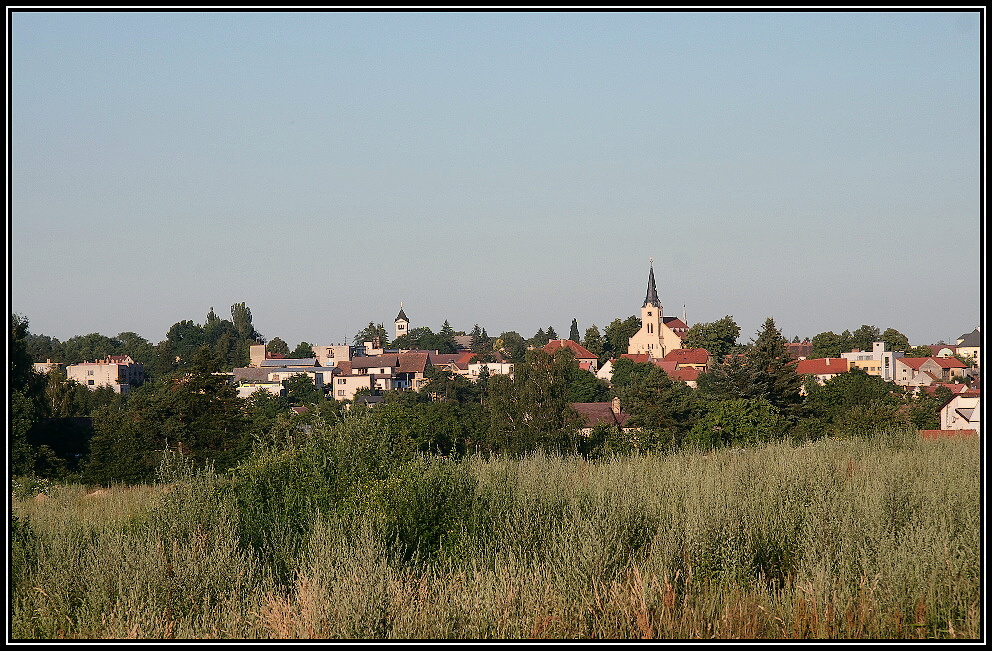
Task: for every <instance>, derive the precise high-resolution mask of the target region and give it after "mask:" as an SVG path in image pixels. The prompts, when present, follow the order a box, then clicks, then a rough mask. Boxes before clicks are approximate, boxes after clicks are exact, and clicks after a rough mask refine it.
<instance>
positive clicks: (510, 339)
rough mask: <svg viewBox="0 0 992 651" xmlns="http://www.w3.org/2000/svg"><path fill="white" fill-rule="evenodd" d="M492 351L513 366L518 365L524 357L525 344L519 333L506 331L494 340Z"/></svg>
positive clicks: (525, 351)
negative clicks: (497, 352) (498, 353)
mask: <svg viewBox="0 0 992 651" xmlns="http://www.w3.org/2000/svg"><path fill="white" fill-rule="evenodd" d="M493 350H496V351H499V352H500V353H502V354H503V356H504V357H506V358H507V359H509V360H510V361H511V362H513V363H514V364H519V363H521V362H523V361H524V359H525V357H526V354H527V342H526V341H525V340H524V338H523V336H522V335H520V333H518V332H515V331H513V330H508V331H507V332H504V333H503V334H501V335H500V336H499V337H497V338H496V341H494V342H493Z"/></svg>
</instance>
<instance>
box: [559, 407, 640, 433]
mask: <svg viewBox="0 0 992 651" xmlns="http://www.w3.org/2000/svg"><path fill="white" fill-rule="evenodd" d="M571 406H572V409H574V410H575V411H577V412H578V413H579V416H581V417H582V427H581V428H580V429H579V433H580V434H582V435H583V436H589V434H590V433H591V432H592V430H593V428H594V427H596V426H598V425H606V426H609V427H616V428H618V429H619V430H620V431H623V432H630V431H632V428H629V427H626V424H627V420H628V419H629V418H630V414H628V413H627V412H625V411H623V409H622V408H621V407H620V398H614V399H613V401H612V402H573V403H571Z"/></svg>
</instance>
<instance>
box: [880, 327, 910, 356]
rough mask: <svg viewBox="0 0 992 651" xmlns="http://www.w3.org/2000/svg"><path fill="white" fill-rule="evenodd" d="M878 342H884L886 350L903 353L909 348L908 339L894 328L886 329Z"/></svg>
mask: <svg viewBox="0 0 992 651" xmlns="http://www.w3.org/2000/svg"><path fill="white" fill-rule="evenodd" d="M879 340H880V341H883V342H885V344H886V346H887V348H888V349H889V350H892V351H899V350H901V351H905V350H907V349H908V348H909V339H908V338H907V337H906V335H904V334H903V333H901V332H899V331H898V330H896V329H895V328H886V329H885V332H883V333H882V334H881V336H880V337H879Z"/></svg>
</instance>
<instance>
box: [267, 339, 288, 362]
mask: <svg viewBox="0 0 992 651" xmlns="http://www.w3.org/2000/svg"><path fill="white" fill-rule="evenodd" d="M265 352H267V353H274V354H277V355H284V356H286V357H289V344H287V343H286V342H285V341H283V340H282V339H281V338H279V337H273V338H272V340H271V341H269V343H267V344H265Z"/></svg>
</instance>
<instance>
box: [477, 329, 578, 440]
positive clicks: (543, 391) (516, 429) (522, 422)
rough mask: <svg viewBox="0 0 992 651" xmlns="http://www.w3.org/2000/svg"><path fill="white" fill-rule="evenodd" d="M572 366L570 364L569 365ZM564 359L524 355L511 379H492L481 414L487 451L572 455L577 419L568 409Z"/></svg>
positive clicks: (532, 353) (536, 352)
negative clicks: (486, 422)
mask: <svg viewBox="0 0 992 651" xmlns="http://www.w3.org/2000/svg"><path fill="white" fill-rule="evenodd" d="M573 361H574V360H573ZM567 368H568V356H566V355H556V356H551V355H549V354H547V353H545V352H544V351H543V350H540V349H535V350H530V351H527V355H526V359H525V361H524V362H523V363H522V364H517V365H516V366H515V367H514V374H513V377H512V378H510V377H509V376H506V375H494V376H492V377H491V378H490V379H489V387H488V390H487V395H486V397H485V399H484V400H485V401H484V404H483V406H484V408H485V411H486V414H487V416H488V420H489V432H488V442H489V446H490V448H492V449H496V450H501V451H504V452H506V453H508V454H513V455H519V454H525V453H527V452H530V451H532V450H535V449H544V450H549V451H558V452H566V451H572V450H574V449H575V444H576V438H575V437H576V435H577V433H578V429H579V424H580V422H581V421H580V417H579V415H578V413H577V412H575V410H574V409H572V408H571V406H570V405H569V404H568V398H567V379H566V377H567Z"/></svg>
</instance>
